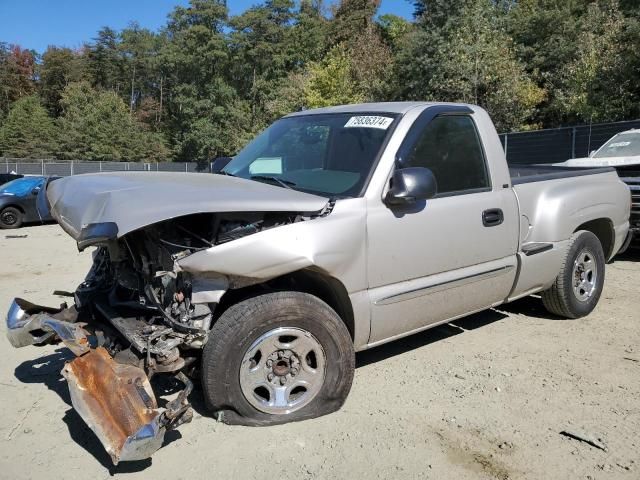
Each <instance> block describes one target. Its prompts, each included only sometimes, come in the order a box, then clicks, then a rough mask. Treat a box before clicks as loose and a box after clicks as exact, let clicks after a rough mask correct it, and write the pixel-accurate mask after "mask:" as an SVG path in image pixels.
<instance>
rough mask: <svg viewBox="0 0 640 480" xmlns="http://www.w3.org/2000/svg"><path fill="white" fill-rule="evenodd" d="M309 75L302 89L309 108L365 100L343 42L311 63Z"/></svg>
mask: <svg viewBox="0 0 640 480" xmlns="http://www.w3.org/2000/svg"><path fill="white" fill-rule="evenodd" d="M307 75H308V76H307V79H306V82H305V86H304V89H303V91H304V96H305V102H306V106H307V107H309V108H318V107H328V106H331V105H342V104H346V103H359V102H362V101H364V98H365V97H364V95H363V93H362V91H360V90H359V89H358V85H357V82H356V80H355V79H354V76H353V69H352V63H351V57H350V56H349V54H348V53H347V51H346V49H345V48H343V46H341V45H336V46H335V47H333V48H332V49H331V50H330V51H329V53H328V54H327V56H326V57H325V58H324V60H323V61H322V62H319V63H315V64H313V65H311V67H310V69H309V72H308V74H307Z"/></svg>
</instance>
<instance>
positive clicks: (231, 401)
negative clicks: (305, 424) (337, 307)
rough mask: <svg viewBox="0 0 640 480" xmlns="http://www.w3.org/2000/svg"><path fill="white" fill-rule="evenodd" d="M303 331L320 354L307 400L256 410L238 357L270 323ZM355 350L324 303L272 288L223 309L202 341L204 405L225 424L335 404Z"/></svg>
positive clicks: (318, 411)
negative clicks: (318, 373) (281, 409)
mask: <svg viewBox="0 0 640 480" xmlns="http://www.w3.org/2000/svg"><path fill="white" fill-rule="evenodd" d="M285 327H288V328H297V329H303V330H305V331H307V332H309V333H311V335H312V336H313V337H315V339H316V340H317V342H318V343H319V344H320V346H321V347H322V349H323V351H324V353H325V356H326V359H325V368H324V377H323V382H322V386H321V387H319V388H320V389H319V391H318V393H317V394H315V396H314V397H313V399H312V400H310V401H309V403H308V404H306V405H304V406H302V407H301V408H300V409H299V410H295V411H293V412H291V413H280V414H272V413H265V412H264V411H260V410H259V409H258V408H256V407H255V406H254V405H252V404H251V403H249V401H247V398H246V397H245V395H244V393H243V391H242V387H241V384H240V368H241V365H242V360H243V358H244V356H245V354H246V352H248V351H249V349H250V347H251V346H252V345H253V344H254V342H256V340H257V339H259V338H261V337H262V336H263V335H265V334H266V333H267V332H271V331H273V330H274V329H275V328H285ZM354 370H355V352H354V348H353V341H352V339H351V335H350V334H349V331H348V330H347V328H346V326H345V324H344V322H342V320H341V319H340V317H339V316H338V315H337V314H336V312H335V311H334V310H333V309H331V307H329V306H328V305H327V304H326V303H324V302H323V301H321V300H320V299H318V298H317V297H315V296H313V295H309V294H306V293H300V292H275V293H268V294H264V295H259V296H256V297H252V298H249V299H247V300H244V301H242V302H240V303H237V304H235V305H233V306H231V307H229V309H228V310H226V311H225V312H224V313H223V314H222V315H221V316H220V318H219V319H218V320H217V321H216V323H215V324H214V326H213V328H212V329H211V332H210V334H209V341H208V342H207V344H206V345H205V347H204V352H203V358H202V389H203V394H204V399H205V403H206V406H207V409H208V410H209V411H210V412H211V413H212V414H215V415H217V416H218V418H221V419H222V421H224V422H225V423H229V424H240V425H252V426H261V425H276V424H281V423H287V422H293V421H299V420H306V419H309V418H315V417H319V416H321V415H326V414H328V413H332V412H334V411H336V410H338V409H339V408H340V407H341V406H342V405H343V403H344V401H345V400H346V398H347V395H348V394H349V390H350V389H351V384H352V382H353V375H354Z"/></svg>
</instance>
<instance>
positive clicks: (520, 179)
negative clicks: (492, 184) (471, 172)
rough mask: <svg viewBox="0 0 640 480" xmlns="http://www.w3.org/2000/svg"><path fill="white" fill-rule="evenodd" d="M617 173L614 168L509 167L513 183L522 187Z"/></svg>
mask: <svg viewBox="0 0 640 480" xmlns="http://www.w3.org/2000/svg"><path fill="white" fill-rule="evenodd" d="M613 171H615V169H614V168H612V167H597V168H575V167H557V166H553V165H549V166H546V165H509V174H510V175H511V183H512V184H513V185H520V184H523V183H533V182H544V181H546V180H555V179H557V178H571V177H581V176H583V175H595V174H598V173H606V172H613Z"/></svg>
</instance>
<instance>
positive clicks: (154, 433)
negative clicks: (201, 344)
mask: <svg viewBox="0 0 640 480" xmlns="http://www.w3.org/2000/svg"><path fill="white" fill-rule="evenodd" d="M72 308H73V307H72ZM74 313H75V311H73V310H72V309H66V308H60V309H51V308H47V307H40V306H38V305H34V304H31V303H29V302H27V301H25V300H22V299H15V300H14V301H13V303H12V304H11V307H10V309H9V312H8V314H7V337H8V338H9V341H10V342H11V344H12V345H13V346H14V347H24V346H27V345H33V344H36V345H37V344H43V343H46V342H51V341H53V340H57V339H59V340H61V341H62V342H64V344H65V345H66V346H67V347H68V348H69V349H70V350H71V351H72V352H73V353H74V354H75V355H76V357H77V358H75V359H74V360H72V361H70V362H68V363H66V364H65V366H64V368H63V369H62V375H63V376H64V377H65V378H66V380H67V383H68V384H69V392H70V394H71V402H72V403H73V407H74V408H75V410H76V411H77V412H78V413H79V414H80V416H81V417H82V419H83V420H84V421H85V422H86V423H87V425H88V426H89V427H90V428H91V429H92V430H93V431H94V432H95V434H96V436H97V437H98V439H99V440H100V441H101V442H102V445H104V447H105V449H106V450H107V452H108V453H109V455H110V456H111V459H112V461H113V463H114V464H118V462H121V461H129V460H142V459H145V458H149V457H150V456H151V455H152V454H153V453H154V452H155V451H156V450H158V449H159V448H160V447H161V446H162V442H163V440H164V435H165V432H166V431H167V430H170V429H173V428H176V427H177V426H178V425H181V424H182V423H186V422H189V421H191V418H192V416H193V412H192V410H191V407H190V405H189V402H188V400H187V396H188V395H189V393H190V392H191V390H192V388H193V387H192V384H191V382H190V381H189V379H188V378H187V377H186V376H185V375H184V374H183V373H178V375H176V378H177V379H178V380H180V381H181V382H182V383H184V384H185V389H184V390H182V391H181V392H180V393H179V394H178V396H177V398H176V399H175V400H173V401H171V402H169V403H168V404H167V405H166V408H165V409H163V410H161V409H159V408H158V405H157V402H156V398H155V395H154V393H153V390H152V389H151V384H150V383H149V379H148V378H147V375H146V373H145V372H144V370H142V369H141V368H139V367H137V366H134V365H128V364H121V363H117V362H116V361H114V360H113V358H112V357H111V356H110V355H109V353H108V352H107V350H105V349H104V348H102V347H98V348H92V347H91V346H90V343H89V340H88V338H87V335H88V333H87V332H86V331H85V330H84V329H83V326H84V324H82V323H76V319H77V315H74Z"/></svg>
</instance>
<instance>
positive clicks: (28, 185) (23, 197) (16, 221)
mask: <svg viewBox="0 0 640 480" xmlns="http://www.w3.org/2000/svg"><path fill="white" fill-rule="evenodd" d="M55 179H57V177H41V176H29V177H23V178H18V179H16V180H12V181H10V182H9V183H5V184H4V185H2V186H0V228H20V227H21V226H22V225H23V224H24V223H29V222H46V221H50V220H53V219H52V218H51V216H49V215H45V216H42V217H41V215H40V214H39V213H38V210H37V208H36V199H37V197H38V193H39V192H40V190H41V189H42V187H43V185H45V182H48V181H51V180H55Z"/></svg>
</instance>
